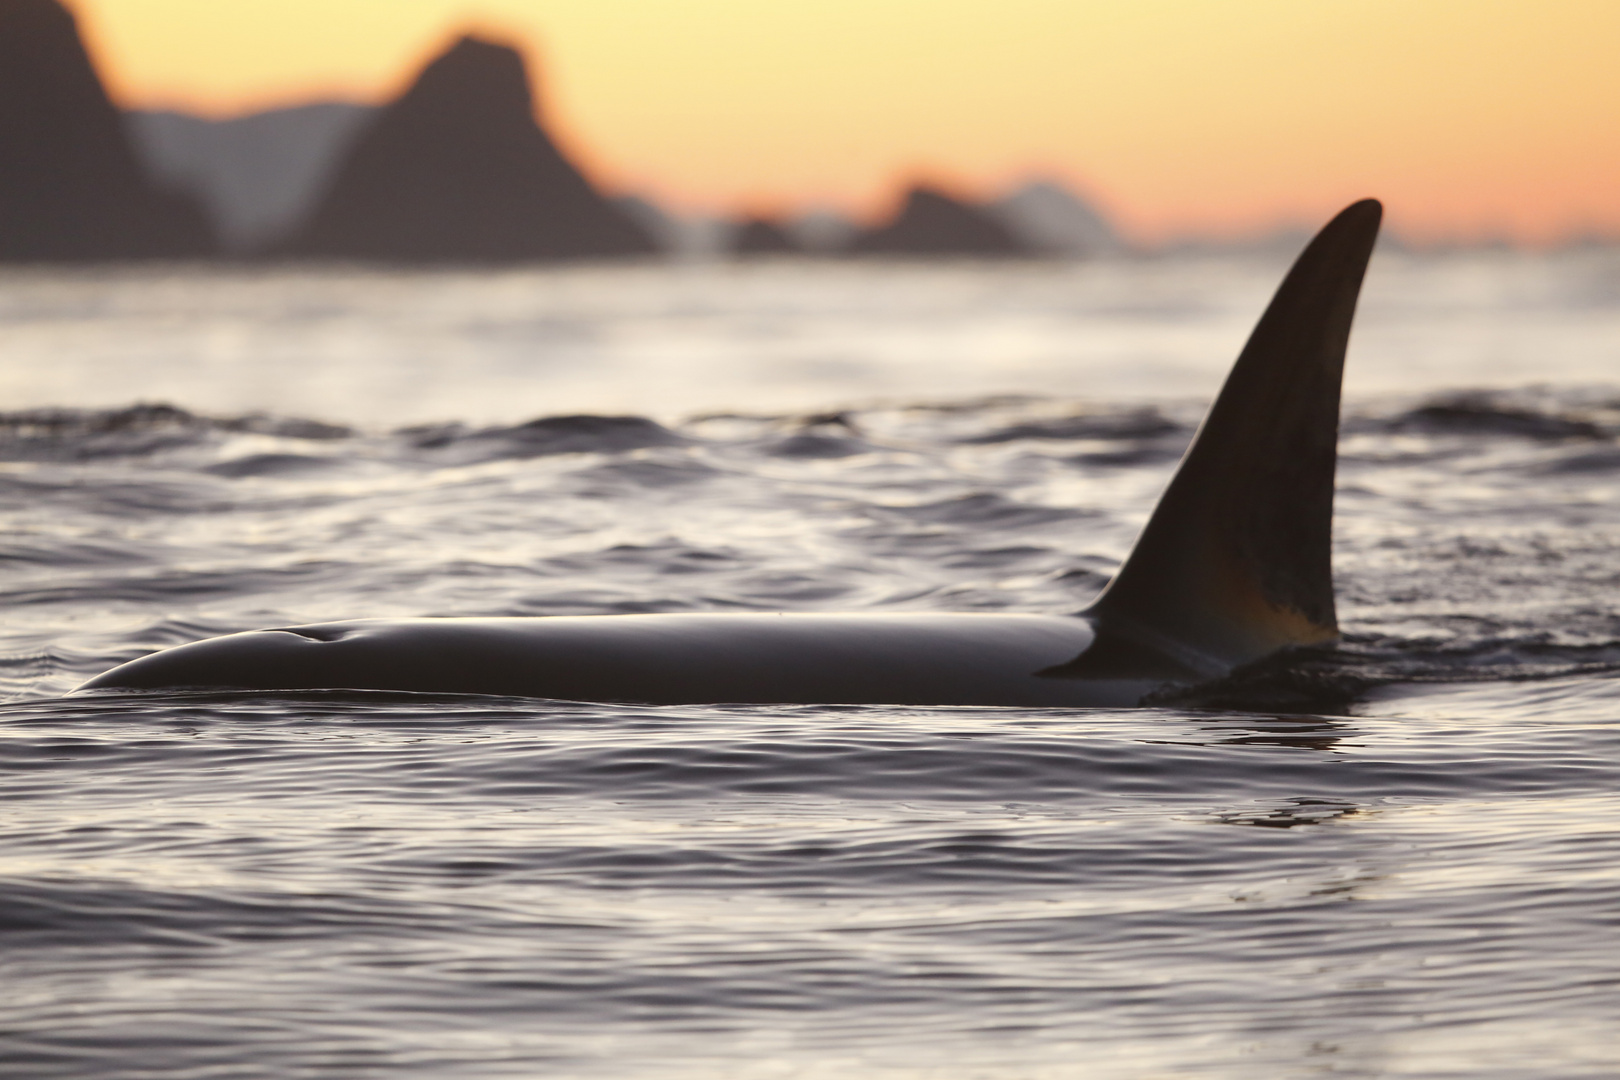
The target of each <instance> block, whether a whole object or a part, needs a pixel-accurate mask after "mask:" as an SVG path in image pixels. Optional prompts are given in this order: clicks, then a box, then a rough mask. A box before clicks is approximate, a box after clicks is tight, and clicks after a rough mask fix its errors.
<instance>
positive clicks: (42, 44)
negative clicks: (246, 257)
mask: <svg viewBox="0 0 1620 1080" xmlns="http://www.w3.org/2000/svg"><path fill="white" fill-rule="evenodd" d="M214 246H215V245H214V238H213V235H212V232H211V230H210V229H209V227H208V224H207V222H206V221H205V219H204V217H203V214H202V211H201V210H200V209H199V208H198V207H197V206H196V204H195V203H193V202H192V201H191V200H190V199H189V198H187V197H186V196H184V195H181V194H178V193H175V192H168V191H164V190H162V189H160V188H159V187H157V186H156V185H155V184H154V183H153V182H152V181H151V180H150V179H149V178H148V177H147V176H146V174H145V173H144V172H143V171H142V169H141V167H140V164H139V162H138V161H137V159H136V156H135V152H134V150H133V149H132V148H131V146H130V141H129V138H128V135H127V134H126V133H125V131H124V127H123V123H122V120H121V119H120V117H119V114H118V110H117V109H116V108H114V107H113V104H112V102H111V101H110V100H109V99H108V97H107V92H106V90H105V89H104V88H103V87H102V85H101V80H100V79H99V78H98V77H97V76H96V72H95V69H94V68H93V67H92V66H91V63H90V57H89V55H88V54H87V53H86V52H85V49H84V43H83V42H82V41H81V40H80V38H79V29H78V25H77V24H76V23H75V22H74V19H73V16H72V14H70V13H69V12H68V10H67V9H66V8H64V7H63V6H62V5H61V4H59V3H57V2H56V0H0V260H4V261H10V262H35V261H44V262H75V261H91V260H102V259H148V258H184V257H195V256H202V255H208V254H211V253H212V252H213V250H214Z"/></svg>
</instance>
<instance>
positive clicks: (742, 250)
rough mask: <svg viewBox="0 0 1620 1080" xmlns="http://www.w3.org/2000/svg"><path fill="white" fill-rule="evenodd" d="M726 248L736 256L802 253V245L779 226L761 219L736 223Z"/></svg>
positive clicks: (768, 220) (746, 219)
mask: <svg viewBox="0 0 1620 1080" xmlns="http://www.w3.org/2000/svg"><path fill="white" fill-rule="evenodd" d="M727 246H728V247H729V248H730V249H731V251H732V253H733V254H736V255H794V254H798V253H800V252H803V251H804V245H803V244H801V243H799V241H798V240H796V239H795V238H794V237H793V236H792V234H790V233H789V232H788V231H787V230H786V229H784V228H783V227H782V226H781V224H779V223H778V222H775V221H772V220H770V219H769V218H762V217H750V218H744V219H743V220H741V221H739V222H737V223H736V226H735V228H734V229H733V231H732V233H731V238H730V242H729V243H728V244H727Z"/></svg>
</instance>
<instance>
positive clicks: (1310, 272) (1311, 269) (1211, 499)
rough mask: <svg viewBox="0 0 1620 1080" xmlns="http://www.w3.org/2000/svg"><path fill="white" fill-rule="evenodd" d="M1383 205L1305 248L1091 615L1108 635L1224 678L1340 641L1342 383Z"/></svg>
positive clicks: (1354, 214) (1367, 208)
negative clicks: (1274, 657)
mask: <svg viewBox="0 0 1620 1080" xmlns="http://www.w3.org/2000/svg"><path fill="white" fill-rule="evenodd" d="M1382 216H1383V207H1382V206H1381V205H1380V204H1379V203H1378V202H1377V201H1376V200H1373V199H1366V200H1363V201H1361V202H1358V203H1355V204H1354V205H1352V206H1350V207H1348V208H1346V209H1345V210H1343V211H1341V212H1340V213H1339V215H1338V216H1337V217H1335V218H1334V219H1333V220H1332V221H1330V222H1329V223H1328V224H1327V225H1326V227H1324V228H1323V229H1322V231H1321V232H1319V233H1318V234H1317V235H1316V237H1315V238H1314V239H1313V240H1312V241H1311V242H1310V244H1309V245H1308V246H1307V247H1306V248H1305V250H1304V251H1303V252H1302V253H1301V254H1300V256H1299V258H1298V259H1297V260H1295V262H1294V265H1293V268H1292V269H1290V270H1289V271H1288V276H1287V277H1285V278H1284V279H1283V282H1282V284H1281V285H1280V286H1278V288H1277V293H1276V295H1275V296H1273V297H1272V300H1271V304H1270V306H1269V307H1267V308H1266V311H1265V314H1264V315H1262V316H1261V317H1260V322H1259V323H1258V324H1257V325H1256V326H1255V328H1254V332H1253V333H1252V334H1251V335H1250V336H1249V341H1248V344H1247V345H1245V346H1244V347H1243V352H1242V353H1241V354H1240V355H1239V356H1238V359H1237V363H1236V364H1235V365H1234V366H1233V368H1232V372H1231V374H1230V375H1228V376H1227V378H1226V384H1225V385H1224V386H1223V387H1222V388H1221V392H1220V395H1219V396H1218V397H1217V398H1216V399H1215V404H1214V405H1213V406H1211V407H1210V410H1209V414H1208V415H1207V416H1205V417H1204V422H1203V423H1202V424H1201V425H1200V426H1199V428H1198V433H1197V434H1196V435H1195V436H1194V437H1193V441H1192V445H1191V446H1190V447H1188V449H1187V453H1186V455H1185V456H1184V457H1183V458H1182V460H1181V465H1180V467H1179V468H1178V469H1177V470H1176V475H1175V478H1174V479H1172V480H1171V481H1170V486H1169V487H1168V488H1167V489H1166V490H1165V493H1164V495H1163V496H1161V497H1160V499H1159V505H1158V507H1157V508H1156V509H1155V510H1154V512H1153V516H1152V517H1151V518H1150V519H1149V520H1148V523H1147V527H1146V528H1145V529H1143V531H1142V535H1141V536H1140V537H1138V538H1137V541H1136V546H1135V547H1134V548H1133V549H1132V551H1131V554H1130V556H1129V557H1128V558H1127V559H1126V560H1125V565H1123V566H1122V567H1120V569H1119V572H1118V573H1117V574H1115V575H1114V578H1113V580H1112V581H1110V582H1109V583H1108V586H1107V588H1105V589H1104V590H1103V591H1102V593H1101V594H1100V595H1099V596H1098V598H1097V600H1096V601H1095V602H1094V603H1093V604H1092V605H1091V607H1090V608H1088V609H1087V610H1086V611H1085V612H1084V614H1085V615H1086V617H1088V618H1089V619H1091V620H1092V621H1093V623H1094V624H1096V626H1097V627H1098V630H1099V631H1100V633H1101V634H1102V637H1103V638H1104V639H1109V638H1111V639H1113V640H1115V641H1121V640H1122V641H1124V642H1128V643H1130V644H1132V645H1134V646H1137V647H1145V648H1148V649H1151V650H1153V651H1154V652H1157V653H1161V654H1163V655H1165V656H1167V657H1168V658H1170V659H1172V660H1175V661H1176V662H1177V663H1178V664H1179V665H1180V666H1183V667H1186V668H1189V669H1191V671H1192V672H1195V673H1198V674H1201V675H1215V674H1221V673H1224V672H1225V671H1227V670H1230V669H1231V668H1233V667H1235V666H1237V665H1239V664H1244V663H1247V662H1249V661H1251V660H1257V659H1259V658H1260V657H1262V656H1265V655H1266V654H1268V653H1271V652H1274V651H1276V650H1277V649H1279V648H1282V647H1284V646H1288V645H1308V644H1316V643H1320V642H1326V641H1332V640H1334V639H1335V638H1337V637H1338V622H1337V619H1336V617H1335V614H1334V606H1333V570H1332V563H1331V557H1332V552H1331V548H1332V541H1333V473H1334V466H1335V464H1336V461H1337V456H1338V435H1339V387H1340V382H1341V379H1342V374H1343V370H1344V354H1345V348H1346V346H1347V344H1348V342H1349V337H1350V323H1351V320H1352V319H1353V318H1354V316H1355V311H1356V298H1357V296H1358V294H1359V293H1360V291H1361V279H1362V276H1363V274H1364V273H1365V272H1366V268H1367V260H1368V259H1369V258H1370V257H1371V255H1372V249H1373V243H1374V241H1375V240H1376V239H1377V237H1378V225H1379V221H1380V220H1381V218H1382ZM1100 643H1101V641H1099V644H1100Z"/></svg>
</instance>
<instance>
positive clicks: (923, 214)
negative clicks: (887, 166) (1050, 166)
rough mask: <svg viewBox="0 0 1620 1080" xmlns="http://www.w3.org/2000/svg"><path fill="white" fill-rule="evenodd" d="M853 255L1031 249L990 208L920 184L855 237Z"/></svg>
mask: <svg viewBox="0 0 1620 1080" xmlns="http://www.w3.org/2000/svg"><path fill="white" fill-rule="evenodd" d="M848 251H849V253H850V254H853V255H922V256H940V255H981V256H997V255H999V256H1008V255H1028V254H1030V253H1031V249H1030V248H1029V246H1028V245H1027V244H1025V243H1024V242H1023V241H1022V240H1020V239H1019V238H1018V237H1017V236H1015V235H1014V234H1013V232H1012V230H1011V229H1009V228H1007V226H1005V225H1003V224H1002V223H1001V222H1000V221H998V220H996V218H995V217H993V216H991V215H990V214H989V213H987V212H986V211H984V210H982V209H980V208H979V207H977V206H974V205H972V204H970V203H965V202H962V201H960V200H958V199H954V198H952V197H951V196H949V195H947V194H945V192H943V191H941V190H939V189H938V188H935V187H930V186H927V185H918V186H916V187H913V188H912V189H911V190H910V191H908V192H907V193H906V200H905V203H904V205H903V206H902V207H901V208H900V212H899V213H898V214H896V215H895V217H894V219H893V220H892V221H890V222H888V223H887V224H885V225H880V226H878V227H876V228H872V229H867V230H864V231H862V232H860V233H858V234H856V236H855V237H854V239H853V240H852V241H851V242H850V245H849V248H848Z"/></svg>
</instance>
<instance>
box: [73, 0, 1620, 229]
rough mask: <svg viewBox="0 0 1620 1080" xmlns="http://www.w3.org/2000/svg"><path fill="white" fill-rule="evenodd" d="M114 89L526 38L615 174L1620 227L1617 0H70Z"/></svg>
mask: <svg viewBox="0 0 1620 1080" xmlns="http://www.w3.org/2000/svg"><path fill="white" fill-rule="evenodd" d="M73 7H74V10H75V11H76V12H77V13H78V14H79V16H80V19H81V24H82V25H83V28H84V30H85V31H86V34H87V37H88V39H89V42H90V45H91V49H92V52H93V54H94V55H95V57H96V60H97V62H98V64H99V65H100V67H101V69H102V72H103V75H104V77H105V78H106V80H107V82H108V84H109V87H110V89H111V90H112V92H113V94H114V96H115V97H116V98H117V100H118V101H119V102H120V103H121V104H123V105H126V106H131V107H179V108H185V109H189V110H192V111H198V112H205V113H208V114H212V115H230V114H233V113H239V112H245V111H252V110H256V109H260V108H266V107H272V106H277V105H285V104H293V103H299V102H304V101H310V100H315V99H322V98H332V97H342V98H348V99H352V100H364V101H382V100H386V99H387V98H388V97H390V96H391V95H393V94H395V93H397V92H398V91H399V90H400V89H401V88H402V86H403V84H404V83H405V82H406V81H408V80H409V78H410V77H411V76H412V75H413V74H414V72H415V71H416V69H417V68H418V67H419V66H420V65H421V64H422V62H423V61H424V60H426V59H427V58H428V57H430V56H431V55H432V54H433V53H434V52H435V51H437V50H438V49H440V48H442V47H443V46H444V45H445V44H446V43H447V41H448V40H449V39H450V38H451V37H453V36H454V35H455V34H456V33H458V32H461V31H464V30H468V29H472V30H477V31H479V32H481V33H484V34H486V35H489V36H495V37H500V38H504V39H507V40H510V41H512V42H514V43H516V44H519V45H521V46H522V47H523V48H524V49H525V51H526V52H527V53H528V54H529V56H530V59H531V63H532V64H533V66H534V68H535V69H536V75H537V89H538V90H539V91H540V92H541V95H542V110H543V113H544V116H545V118H546V119H547V121H548V122H549V123H550V124H551V126H552V127H553V129H554V130H555V131H556V132H557V133H558V135H559V136H560V138H562V139H563V141H564V142H565V144H566V146H567V147H568V149H569V150H570V151H572V152H573V153H574V154H575V156H576V158H577V159H578V160H579V161H580V162H581V163H582V164H583V165H584V166H585V167H586V168H587V170H588V171H589V172H590V173H591V174H592V175H593V177H594V178H595V179H597V180H598V181H599V182H600V183H602V184H603V185H604V186H606V187H608V188H610V189H612V190H615V191H638V192H643V193H647V194H650V195H652V196H653V197H655V198H658V199H660V200H663V201H665V202H667V203H670V204H672V205H674V206H676V207H679V208H682V209H686V210H689V211H704V212H723V211H735V210H739V209H753V210H763V211H796V210H801V209H805V208H809V207H812V206H817V205H825V206H833V207H838V208H841V209H844V210H846V211H851V212H856V213H861V214H865V215H872V214H875V213H878V212H880V211H881V210H882V209H884V207H885V206H886V205H887V203H888V201H890V200H892V199H893V198H894V196H895V193H896V192H897V191H898V190H899V187H900V186H901V185H902V184H903V183H904V182H906V181H909V180H912V179H916V178H928V179H933V180H936V181H940V182H944V183H945V184H947V185H948V186H952V187H955V188H956V189H958V190H960V191H963V192H965V193H968V194H974V195H991V194H995V193H998V192H1000V191H1003V190H1006V189H1007V188H1009V187H1010V186H1012V185H1014V184H1015V183H1017V182H1019V181H1020V180H1023V179H1027V178H1030V177H1034V176H1047V177H1053V178H1057V179H1061V180H1063V181H1066V182H1068V183H1070V184H1071V185H1072V186H1074V187H1075V188H1076V189H1077V190H1079V191H1082V192H1084V193H1086V194H1088V195H1090V196H1091V197H1092V198H1094V199H1095V200H1096V201H1097V202H1098V204H1099V205H1100V206H1101V207H1102V208H1103V209H1104V210H1105V211H1106V212H1107V213H1109V214H1110V215H1111V216H1112V217H1113V218H1114V219H1115V220H1116V222H1117V223H1118V224H1119V225H1121V226H1122V227H1123V228H1124V229H1125V230H1126V231H1127V233H1128V234H1130V235H1131V236H1133V237H1134V238H1136V239H1138V240H1143V241H1153V240H1159V239H1164V238H1166V237H1169V236H1174V235H1179V234H1183V233H1188V232H1196V233H1212V234H1232V233H1238V232H1243V231H1248V230H1253V229H1256V228H1260V227H1264V226H1268V225H1271V224H1274V223H1279V222H1289V221H1314V220H1316V219H1319V218H1321V217H1322V216H1323V215H1324V214H1325V213H1327V212H1328V211H1330V210H1331V209H1333V208H1336V207H1337V206H1339V205H1341V204H1343V203H1345V202H1347V201H1349V200H1350V199H1352V198H1355V197H1358V196H1361V195H1377V196H1379V197H1381V198H1383V199H1384V200H1385V202H1386V203H1387V204H1388V206H1389V209H1390V217H1391V222H1392V224H1393V225H1394V226H1395V227H1396V228H1397V229H1399V230H1401V231H1402V232H1403V233H1405V234H1406V235H1408V236H1410V237H1413V238H1416V239H1420V240H1424V239H1427V240H1441V239H1446V238H1469V239H1477V238H1479V237H1482V236H1490V235H1503V236H1510V237H1513V238H1517V239H1520V240H1528V241H1548V240H1555V239H1559V238H1563V237H1567V236H1570V235H1573V234H1580V233H1587V232H1602V233H1605V234H1608V235H1611V236H1620V60H1617V59H1616V55H1615V53H1616V48H1617V43H1620V3H1617V2H1615V0H1537V2H1532V0H995V2H990V0H816V2H815V3H788V2H785V0H228V2H222V0H78V2H77V3H74V4H73Z"/></svg>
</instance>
